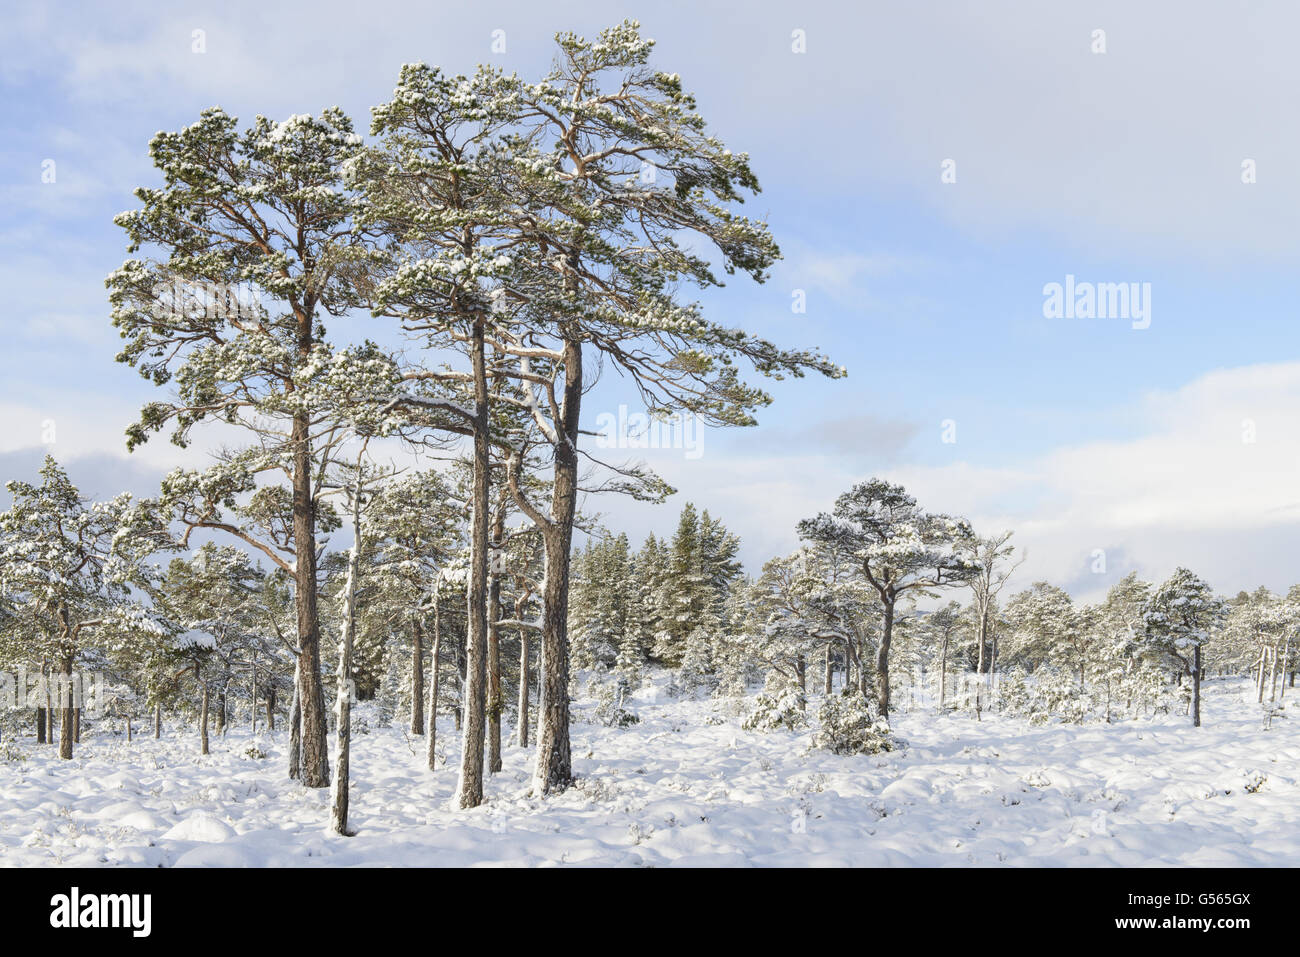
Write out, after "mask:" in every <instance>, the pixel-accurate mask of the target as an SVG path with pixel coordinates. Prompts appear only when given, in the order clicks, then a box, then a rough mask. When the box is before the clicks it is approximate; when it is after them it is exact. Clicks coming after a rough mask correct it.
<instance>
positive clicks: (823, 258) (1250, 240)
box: [0, 2, 1300, 596]
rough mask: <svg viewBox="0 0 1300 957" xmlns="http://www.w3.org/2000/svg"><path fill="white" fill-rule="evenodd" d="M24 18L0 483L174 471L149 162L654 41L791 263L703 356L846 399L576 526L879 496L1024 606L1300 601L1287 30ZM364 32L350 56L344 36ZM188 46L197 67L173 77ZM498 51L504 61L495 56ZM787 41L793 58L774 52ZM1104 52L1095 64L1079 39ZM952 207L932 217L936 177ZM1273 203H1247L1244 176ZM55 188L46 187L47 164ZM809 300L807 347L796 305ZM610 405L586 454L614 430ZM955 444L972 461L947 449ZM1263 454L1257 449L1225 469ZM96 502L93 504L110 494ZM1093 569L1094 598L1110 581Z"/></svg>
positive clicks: (752, 551) (932, 7)
mask: <svg viewBox="0 0 1300 957" xmlns="http://www.w3.org/2000/svg"><path fill="white" fill-rule="evenodd" d="M464 6H465V7H472V9H463V8H461V7H451V6H448V5H444V4H441V3H419V4H414V3H412V4H395V3H384V2H376V3H368V4H366V5H365V6H364V8H363V10H362V12H361V13H360V14H359V13H358V9H357V8H356V7H355V5H352V4H332V3H323V4H321V3H315V4H293V3H285V4H265V3H261V4H252V3H223V4H219V5H211V6H207V5H190V4H132V3H124V4H115V5H113V6H111V7H109V6H103V5H99V4H87V5H80V4H48V5H42V4H29V5H23V6H22V7H20V8H17V9H14V10H12V11H9V12H7V13H6V30H5V32H4V35H3V36H2V37H0V87H3V89H0V102H2V103H3V104H4V105H3V107H0V110H2V111H3V112H0V127H2V129H0V133H3V136H0V196H2V197H3V201H2V202H0V281H2V282H3V285H4V288H5V290H6V292H7V297H8V306H9V308H8V310H7V313H6V316H5V320H4V323H5V328H6V331H7V333H8V335H7V336H6V339H5V343H6V344H5V348H4V349H3V350H0V377H2V378H3V381H4V383H5V388H4V390H3V392H2V393H0V426H3V428H0V466H3V469H4V471H5V475H6V477H9V476H11V475H14V476H16V475H19V474H22V473H24V472H26V471H28V470H30V469H31V468H32V467H33V464H34V463H35V462H37V461H38V460H39V456H40V454H42V453H43V452H44V451H45V450H46V448H47V447H48V446H45V445H43V444H42V433H43V431H45V427H46V424H47V423H49V422H53V423H54V424H55V427H56V436H57V437H56V441H55V442H54V443H53V446H52V447H48V448H50V450H52V451H53V452H54V453H55V454H56V455H57V456H59V457H60V458H61V459H63V460H65V461H67V462H69V463H70V465H71V468H72V471H73V474H74V477H75V478H77V479H78V480H79V481H80V482H81V483H82V484H83V485H84V486H85V488H86V490H87V491H89V492H93V493H95V494H108V493H111V492H113V491H116V489H117V486H119V485H121V486H130V487H132V488H134V489H135V490H137V491H141V492H147V491H150V490H151V486H152V485H153V484H154V483H155V482H156V477H157V475H158V474H160V473H161V471H162V470H164V469H165V468H166V467H168V466H169V465H171V464H174V463H175V462H176V461H177V456H178V453H177V452H176V451H175V450H171V449H169V448H168V447H166V446H165V445H164V444H157V447H156V448H147V449H145V450H144V451H142V452H139V453H137V454H136V455H135V456H133V457H132V459H131V460H129V461H128V460H126V459H125V457H124V450H123V445H122V440H121V434H122V429H123V428H124V427H125V425H126V424H127V422H128V421H129V420H130V418H131V417H132V415H133V414H134V411H135V409H136V408H138V406H139V405H140V404H141V402H143V401H145V400H146V399H148V398H149V397H150V393H151V391H152V390H151V388H150V387H149V386H148V385H147V384H146V383H144V382H143V381H142V380H139V379H138V378H137V377H136V376H135V374H134V373H133V372H131V371H130V370H129V369H126V368H125V367H121V366H117V365H115V364H114V363H113V361H112V356H113V353H114V351H115V347H116V346H115V338H114V332H113V330H112V329H111V327H110V325H109V322H108V318H107V316H108V308H107V303H106V300H105V295H104V289H103V285H102V283H103V277H104V276H105V275H106V274H107V273H108V272H109V271H110V270H111V269H113V268H115V267H116V266H117V265H118V264H120V262H121V261H122V259H123V258H124V255H125V251H124V244H123V241H122V237H121V235H120V234H119V231H118V230H117V229H116V227H114V226H113V225H112V223H111V217H112V216H113V214H114V213H116V212H118V211H120V210H123V209H126V208H129V207H131V206H132V205H133V199H132V197H131V190H132V189H133V188H134V187H135V186H137V185H141V184H148V183H153V182H154V178H153V174H152V171H151V169H150V166H149V162H148V158H147V151H146V147H147V143H148V140H149V138H150V137H151V136H152V134H153V133H154V132H155V131H156V130H159V129H164V128H167V129H174V128H177V127H179V126H181V125H184V124H187V123H189V122H192V121H193V119H194V118H195V117H196V115H197V113H198V111H199V110H200V109H202V108H204V107H206V106H209V105H213V104H220V105H222V106H224V107H225V108H226V109H227V110H229V111H231V112H233V113H236V114H237V115H239V116H241V117H244V118H251V117H252V116H253V115H254V114H256V113H259V112H260V113H265V114H267V115H269V116H271V117H273V118H277V119H282V118H284V117H285V116H287V115H289V114H291V113H296V112H315V111H318V110H320V109H321V108H323V107H325V106H329V105H333V104H336V103H337V104H339V105H341V106H342V107H344V108H345V109H346V110H347V111H349V112H350V113H351V114H352V115H353V116H354V118H355V119H356V121H357V124H358V127H359V128H361V129H363V130H364V128H365V126H366V125H367V123H368V109H369V107H370V106H372V105H373V104H375V103H378V102H381V101H382V100H384V99H386V98H387V96H388V94H389V93H390V92H391V89H392V85H393V83H394V81H395V79H396V75H397V70H398V67H399V65H400V64H401V63H402V62H405V61H410V60H425V61H428V62H430V63H434V64H437V65H440V66H442V67H443V68H444V69H447V70H449V71H455V72H460V71H468V70H471V69H472V68H473V67H474V65H475V64H476V63H477V62H480V61H491V62H494V63H496V64H497V65H499V66H502V67H504V68H506V69H508V70H517V71H519V72H520V73H522V74H524V75H531V74H536V73H537V72H539V71H540V70H541V69H542V68H543V67H544V66H545V64H546V62H547V61H548V60H549V57H550V46H551V40H550V37H551V34H553V33H554V32H555V31H556V30H559V29H574V30H577V31H578V32H580V33H585V34H588V35H590V34H591V33H594V32H595V31H596V30H597V29H599V28H600V27H601V26H604V25H607V24H609V23H612V22H615V21H617V20H618V19H621V18H622V17H624V16H633V17H636V18H638V19H640V20H641V22H642V24H643V28H644V32H645V33H646V34H647V35H648V36H651V37H654V38H655V39H656V40H657V41H658V46H657V48H656V54H655V62H656V64H657V65H659V66H660V67H661V68H662V69H665V70H667V71H670V72H674V71H675V72H678V73H680V74H681V75H682V77H683V80H684V82H685V84H686V86H687V87H688V88H690V89H692V90H694V91H695V92H696V93H697V95H698V98H699V102H700V107H701V110H702V112H703V113H704V115H705V116H706V117H707V118H708V119H709V120H710V122H711V123H712V125H713V128H714V130H715V132H716V133H717V134H718V135H719V136H720V137H721V138H722V139H723V140H724V141H725V142H726V143H727V144H728V145H729V146H731V147H732V148H734V149H739V150H746V151H748V152H749V153H750V154H751V157H752V160H753V165H754V168H755V170H756V171H757V173H758V175H759V178H760V180H761V181H762V183H763V193H762V194H761V195H760V196H759V197H757V198H755V199H754V200H753V201H751V203H750V206H751V210H750V211H751V212H752V213H755V214H759V215H765V216H766V217H767V218H768V219H769V221H770V223H771V225H772V228H773V231H774V233H775V235H776V237H777V239H778V241H779V242H780V244H781V246H782V248H783V250H784V252H785V257H786V258H785V260H784V261H783V262H782V263H781V264H780V265H779V266H778V267H777V268H776V269H775V270H774V271H773V275H772V278H771V280H770V281H769V282H768V283H767V284H766V285H764V286H761V287H758V286H754V285H753V284H751V283H748V282H747V281H743V282H742V281H739V280H737V281H735V282H734V283H733V284H732V285H730V286H729V287H728V288H727V289H725V290H723V291H721V292H717V293H710V294H708V295H707V296H705V297H704V298H703V301H704V303H705V306H706V308H707V309H708V311H709V312H710V314H711V315H712V316H713V317H714V318H715V319H717V320H719V321H724V322H728V323H731V324H735V325H740V326H743V327H745V328H747V329H750V330H751V331H754V332H758V333H761V334H763V335H765V336H768V337H769V338H773V339H775V340H777V341H778V342H780V343H782V344H785V345H791V346H795V345H804V346H812V345H816V346H819V347H821V348H822V349H823V350H824V351H826V352H828V353H829V354H831V355H832V356H833V357H834V358H835V359H836V360H837V361H839V362H840V363H842V364H844V365H845V366H847V367H848V370H849V377H848V378H847V379H846V380H841V381H837V382H827V381H820V380H816V381H815V380H811V379H809V380H803V381H799V382H788V383H779V384H775V385H774V386H773V389H772V391H773V393H774V395H775V396H776V402H775V404H774V405H773V406H772V407H771V408H770V409H768V410H766V411H765V412H764V413H763V414H762V416H761V420H762V425H761V426H760V427H759V428H757V429H752V430H743V431H737V432H733V433H722V432H717V431H711V432H709V433H707V434H706V435H705V437H704V440H703V453H704V454H703V455H701V456H700V457H699V458H698V459H688V458H686V456H684V455H683V454H682V452H681V451H680V450H677V451H674V450H661V451H656V452H652V453H647V458H648V460H649V461H650V463H651V464H652V465H654V466H655V467H656V468H658V469H659V470H660V471H661V472H663V474H664V475H665V476H666V477H667V478H668V479H669V480H670V481H671V482H672V483H673V484H674V485H676V486H677V487H678V488H679V489H680V490H681V494H680V496H678V498H677V499H676V500H675V502H674V503H673V504H670V505H668V506H664V507H661V508H658V509H654V508H651V507H649V506H638V505H632V504H629V503H621V502H606V503H601V504H599V505H596V504H595V503H593V505H594V507H596V508H598V509H600V510H602V511H604V512H605V513H606V514H607V516H608V520H609V522H610V524H612V525H615V526H618V527H625V528H627V529H628V530H629V531H630V532H631V533H632V534H633V536H634V537H636V538H639V537H641V536H643V535H644V534H645V532H647V531H649V530H651V529H652V528H653V529H657V530H669V529H671V527H672V525H673V523H674V515H675V512H676V509H677V507H678V506H679V505H680V502H681V501H683V500H686V499H691V500H693V501H695V502H696V503H697V505H700V506H702V507H708V508H710V509H711V511H713V512H714V513H715V514H717V515H718V516H719V517H721V518H722V519H723V520H724V521H725V522H726V523H727V524H728V525H729V526H730V527H732V528H733V529H735V530H737V531H738V532H740V533H741V534H742V536H743V537H744V538H745V541H746V548H745V552H744V558H745V560H746V563H747V565H748V566H749V567H750V569H751V570H756V569H757V566H758V565H759V564H761V562H762V561H763V560H764V559H765V558H766V557H769V556H770V555H772V554H775V553H777V552H779V551H785V550H788V549H790V548H792V547H793V546H794V544H795V539H794V534H793V526H794V522H795V521H796V520H797V519H798V518H800V517H804V516H807V515H811V514H813V513H815V512H816V511H818V510H820V509H823V508H826V507H829V505H830V503H831V501H832V500H833V498H834V496H835V494H837V493H838V492H839V491H842V490H843V489H844V488H847V487H848V485H849V484H851V483H852V482H854V481H857V480H861V479H863V478H866V477H868V476H870V475H873V474H878V475H885V476H888V477H891V478H893V479H896V480H900V481H903V482H905V484H907V485H908V487H909V488H910V489H912V490H913V491H914V492H915V493H916V494H917V495H918V496H919V497H920V498H921V499H922V501H923V503H924V504H926V505H927V506H929V507H930V508H933V509H935V510H942V511H950V512H957V513H963V514H967V515H968V516H969V517H971V518H972V520H973V521H975V522H976V524H977V527H980V528H983V529H986V530H989V531H993V530H994V529H995V528H1002V527H1009V528H1015V529H1016V530H1017V539H1016V540H1017V541H1019V542H1021V543H1022V544H1023V545H1025V546H1026V547H1027V548H1028V550H1029V555H1030V561H1029V562H1028V563H1027V564H1026V566H1025V568H1024V570H1023V572H1022V575H1021V577H1022V578H1023V581H1022V582H1021V584H1027V583H1028V581H1029V580H1031V579H1032V578H1037V577H1046V578H1049V579H1051V580H1053V581H1056V582H1058V583H1061V584H1065V585H1068V586H1069V587H1070V588H1071V590H1072V591H1074V592H1075V593H1076V594H1078V595H1083V596H1092V595H1094V594H1096V593H1098V592H1099V591H1100V590H1103V589H1104V587H1105V586H1106V585H1108V584H1109V583H1111V582H1113V581H1114V580H1115V579H1116V578H1117V577H1119V576H1121V575H1123V574H1124V573H1125V572H1127V571H1129V570H1131V569H1134V568H1136V569H1138V570H1139V571H1140V572H1142V573H1143V574H1144V575H1146V576H1148V577H1152V578H1159V577H1163V576H1164V575H1166V574H1168V572H1169V571H1170V570H1172V568H1173V566H1174V565H1175V564H1177V563H1183V564H1188V565H1190V566H1191V567H1193V568H1194V569H1196V570H1197V571H1199V572H1201V573H1202V574H1204V575H1205V576H1206V577H1207V578H1208V579H1209V580H1210V581H1211V582H1212V583H1213V584H1215V585H1216V586H1217V587H1219V588H1220V589H1222V590H1225V591H1226V590H1231V591H1235V590H1237V589H1239V588H1243V587H1253V586H1255V585H1257V584H1261V583H1262V584H1267V585H1269V586H1270V587H1274V588H1285V587H1286V586H1288V585H1289V584H1291V583H1292V582H1293V581H1295V580H1300V571H1296V570H1294V562H1293V561H1291V559H1290V556H1291V552H1292V550H1291V547H1290V542H1291V540H1292V539H1293V538H1294V532H1295V530H1296V529H1295V524H1296V520H1297V517H1300V513H1297V504H1298V503H1297V499H1298V498H1300V495H1297V493H1296V492H1295V491H1294V487H1295V485H1296V483H1295V471H1296V466H1297V464H1298V461H1300V443H1297V441H1296V437H1295V433H1296V426H1295V422H1296V421H1297V419H1296V414H1297V413H1300V364H1297V363H1296V361H1295V358H1296V357H1295V342H1296V333H1295V331H1294V322H1295V309H1294V306H1293V302H1294V293H1293V280H1292V276H1293V274H1294V268H1295V260H1296V256H1297V253H1300V230H1297V229H1296V227H1295V225H1294V224H1295V221H1296V211H1297V209H1300V176H1298V175H1297V172H1296V171H1297V170H1300V128H1298V127H1297V125H1296V124H1295V122H1294V111H1293V109H1292V99H1293V91H1294V90H1295V89H1296V88H1297V85H1298V84H1300V66H1298V65H1297V64H1296V63H1295V58H1294V56H1293V51H1292V49H1291V39H1290V38H1293V37H1294V36H1295V35H1296V28H1297V26H1300V24H1298V23H1297V20H1298V19H1300V14H1297V12H1296V11H1294V10H1292V9H1290V8H1289V7H1288V6H1287V5H1285V4H1280V3H1279V4H1267V3H1251V4H1248V5H1247V4H1230V3H1219V4H1198V3H1177V4H1173V3H1148V4H1143V5H1141V9H1140V10H1134V9H1130V5H1128V4H1118V3H1090V4H1073V3H1064V4H1035V3H988V4H979V5H975V4H957V3H937V2H936V3H914V4H884V3H880V4H874V3H873V4H867V5H861V6H862V9H861V10H845V9H840V7H846V6H848V5H840V4H828V3H823V4H819V3H807V2H801V3H764V2H761V3H755V4H749V5H746V8H745V13H744V14H743V15H740V14H737V13H734V12H729V11H728V10H727V9H726V7H724V6H723V5H720V4H717V5H715V4H704V3H698V2H697V3H669V2H656V3H654V4H638V3H595V2H572V3H556V4H546V5H536V4H527V3H493V4H474V5H464ZM361 16H363V17H364V20H362V19H359V17H361ZM195 30H202V31H204V33H203V40H204V45H205V52H202V53H196V52H193V49H192V47H193V43H194V40H193V31H195ZM494 30H504V31H505V39H506V52H505V53H504V54H493V53H492V51H491V44H492V40H493V31H494ZM796 30H802V31H804V36H805V37H806V52H805V53H795V52H793V51H792V48H791V45H792V34H793V32H794V31H796ZM1096 30H1103V31H1104V39H1105V46H1106V50H1105V52H1104V53H1096V52H1093V47H1094V46H1095V44H1096V37H1095V35H1094V31H1096ZM949 159H951V160H953V161H954V162H955V164H956V167H955V168H956V174H957V175H956V182H954V183H944V182H941V176H940V173H941V164H943V162H944V161H945V160H949ZM1248 159H1249V160H1253V161H1254V163H1255V164H1256V170H1257V182H1255V183H1252V184H1245V183H1243V182H1242V177H1241V168H1242V166H1241V164H1242V163H1243V161H1244V160H1248ZM46 160H53V161H54V163H55V182H53V183H43V182H42V169H43V165H42V164H43V163H44V161H46ZM1067 274H1070V275H1074V276H1076V277H1077V278H1078V279H1079V280H1080V281H1084V280H1091V281H1095V282H1139V283H1150V288H1151V290H1152V292H1151V325H1150V327H1149V328H1147V329H1140V330H1138V329H1133V328H1131V327H1130V323H1129V322H1127V321H1125V320H1123V319H1048V318H1045V317H1044V315H1043V309H1042V305H1043V287H1044V285H1045V284H1046V283H1050V282H1063V281H1064V279H1065V276H1066V275H1067ZM796 289H802V290H804V291H805V293H806V296H807V303H808V305H807V312H806V313H805V314H801V315H800V314H794V313H792V312H791V308H790V304H791V297H792V292H793V290H796ZM629 400H630V396H627V395H626V394H625V393H624V392H623V391H622V390H621V389H620V388H619V386H618V383H617V382H608V383H603V384H602V385H601V386H600V387H598V388H597V389H596V390H595V391H594V392H593V393H592V395H591V398H590V399H589V402H588V408H589V410H590V412H591V415H592V417H593V418H594V417H595V416H596V415H598V414H599V413H601V412H602V411H609V410H612V409H615V408H617V405H618V403H620V402H624V401H629ZM944 420H953V421H954V422H955V423H956V437H957V441H956V442H955V443H945V442H943V441H941V434H942V432H941V430H942V423H943V422H944ZM1247 420H1249V422H1250V424H1251V427H1252V428H1253V434H1254V441H1252V442H1244V441H1243V440H1242V434H1243V428H1244V423H1246V422H1247ZM101 485H102V486H104V487H99V486H101ZM1096 549H1103V550H1105V551H1106V555H1107V562H1106V571H1105V572H1104V573H1094V572H1093V571H1092V570H1091V569H1092V567H1093V565H1094V562H1095V559H1094V552H1095V550H1096Z"/></svg>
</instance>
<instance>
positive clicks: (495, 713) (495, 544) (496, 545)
mask: <svg viewBox="0 0 1300 957" xmlns="http://www.w3.org/2000/svg"><path fill="white" fill-rule="evenodd" d="M505 524H506V505H505V495H504V494H501V495H499V496H498V498H497V510H496V515H495V516H494V518H493V520H492V568H491V570H490V572H489V577H488V644H487V721H488V729H487V746H488V756H487V767H488V772H489V773H490V774H496V773H497V772H498V771H500V770H501V712H502V711H504V710H505V700H504V699H505V696H504V695H503V694H502V691H501V629H500V628H499V627H497V622H498V621H500V620H501V559H502V557H503V556H502V552H501V543H502V540H503V539H504V538H505Z"/></svg>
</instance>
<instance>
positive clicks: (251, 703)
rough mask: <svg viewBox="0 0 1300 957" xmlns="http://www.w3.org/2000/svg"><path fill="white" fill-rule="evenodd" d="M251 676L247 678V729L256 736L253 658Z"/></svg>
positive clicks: (255, 676)
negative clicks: (248, 685)
mask: <svg viewBox="0 0 1300 957" xmlns="http://www.w3.org/2000/svg"><path fill="white" fill-rule="evenodd" d="M251 671H252V674H251V675H250V678H249V684H250V687H249V698H248V729H249V730H250V731H252V732H253V734H257V659H256V658H254V659H253V662H252V666H251Z"/></svg>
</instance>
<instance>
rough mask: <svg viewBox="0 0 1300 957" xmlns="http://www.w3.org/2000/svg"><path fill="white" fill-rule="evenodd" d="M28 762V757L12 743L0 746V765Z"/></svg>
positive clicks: (7, 742)
mask: <svg viewBox="0 0 1300 957" xmlns="http://www.w3.org/2000/svg"><path fill="white" fill-rule="evenodd" d="M26 760H27V755H26V754H25V753H23V751H22V750H21V749H20V748H19V747H18V745H16V744H14V743H13V742H12V741H6V742H5V743H4V744H0V764H8V765H17V764H22V763H23V762H24V761H26Z"/></svg>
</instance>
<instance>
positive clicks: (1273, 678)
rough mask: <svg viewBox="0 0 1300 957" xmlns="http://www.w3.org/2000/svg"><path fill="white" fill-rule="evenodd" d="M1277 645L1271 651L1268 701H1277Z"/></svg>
mask: <svg viewBox="0 0 1300 957" xmlns="http://www.w3.org/2000/svg"><path fill="white" fill-rule="evenodd" d="M1277 659H1278V652H1277V645H1274V646H1273V647H1272V648H1271V649H1269V666H1268V700H1269V701H1276V700H1277Z"/></svg>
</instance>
